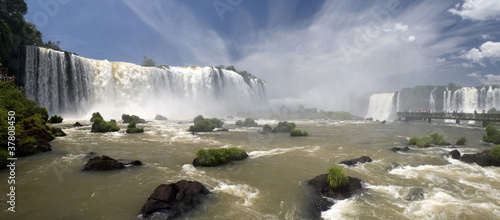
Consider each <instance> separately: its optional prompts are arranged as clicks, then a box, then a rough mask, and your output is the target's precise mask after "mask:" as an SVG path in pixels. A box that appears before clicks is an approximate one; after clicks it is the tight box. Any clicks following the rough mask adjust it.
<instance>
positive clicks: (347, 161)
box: [340, 156, 372, 166]
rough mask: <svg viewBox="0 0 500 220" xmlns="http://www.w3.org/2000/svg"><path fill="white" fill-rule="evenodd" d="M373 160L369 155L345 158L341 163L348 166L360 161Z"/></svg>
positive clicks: (367, 161)
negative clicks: (350, 158)
mask: <svg viewBox="0 0 500 220" xmlns="http://www.w3.org/2000/svg"><path fill="white" fill-rule="evenodd" d="M369 162H372V159H371V158H370V157H368V156H362V157H360V158H356V159H352V160H344V161H342V162H340V164H344V165H347V166H355V165H356V164H358V163H369Z"/></svg>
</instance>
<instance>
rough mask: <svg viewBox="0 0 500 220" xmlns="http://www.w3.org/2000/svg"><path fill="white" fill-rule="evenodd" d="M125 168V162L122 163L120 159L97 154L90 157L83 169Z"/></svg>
mask: <svg viewBox="0 0 500 220" xmlns="http://www.w3.org/2000/svg"><path fill="white" fill-rule="evenodd" d="M123 168H125V164H123V163H120V162H119V161H117V160H115V159H113V158H111V157H108V156H106V155H103V156H100V157H99V156H96V157H94V158H92V159H90V160H89V161H88V162H87V163H86V164H85V168H83V171H89V170H116V169H123Z"/></svg>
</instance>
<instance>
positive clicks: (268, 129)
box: [262, 124, 273, 133]
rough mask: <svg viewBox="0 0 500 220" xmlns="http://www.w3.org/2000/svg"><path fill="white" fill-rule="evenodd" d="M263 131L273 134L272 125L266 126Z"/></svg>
mask: <svg viewBox="0 0 500 220" xmlns="http://www.w3.org/2000/svg"><path fill="white" fill-rule="evenodd" d="M262 131H264V132H268V133H271V132H273V128H271V126H270V125H268V124H265V125H264V127H262Z"/></svg>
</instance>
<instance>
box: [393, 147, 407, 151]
mask: <svg viewBox="0 0 500 220" xmlns="http://www.w3.org/2000/svg"><path fill="white" fill-rule="evenodd" d="M391 150H392V151H393V152H398V151H401V152H406V151H409V150H410V148H409V147H393V148H391Z"/></svg>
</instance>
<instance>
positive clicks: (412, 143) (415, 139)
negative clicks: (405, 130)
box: [408, 137, 420, 145]
mask: <svg viewBox="0 0 500 220" xmlns="http://www.w3.org/2000/svg"><path fill="white" fill-rule="evenodd" d="M419 139H420V138H418V137H412V138H410V140H408V144H409V145H417V141H418V140H419Z"/></svg>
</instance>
